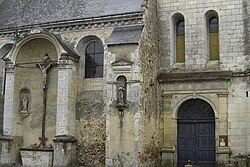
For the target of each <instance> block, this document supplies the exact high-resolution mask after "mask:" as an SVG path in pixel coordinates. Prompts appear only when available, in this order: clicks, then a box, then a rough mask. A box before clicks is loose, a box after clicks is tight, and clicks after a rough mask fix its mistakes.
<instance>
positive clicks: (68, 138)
mask: <svg viewBox="0 0 250 167" xmlns="http://www.w3.org/2000/svg"><path fill="white" fill-rule="evenodd" d="M53 141H54V142H63V143H75V142H77V139H76V137H74V136H71V135H58V136H55V138H54V139H53Z"/></svg>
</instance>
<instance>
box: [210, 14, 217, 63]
mask: <svg viewBox="0 0 250 167" xmlns="http://www.w3.org/2000/svg"><path fill="white" fill-rule="evenodd" d="M208 29H209V53H210V60H219V20H218V17H217V16H211V17H209V19H208Z"/></svg>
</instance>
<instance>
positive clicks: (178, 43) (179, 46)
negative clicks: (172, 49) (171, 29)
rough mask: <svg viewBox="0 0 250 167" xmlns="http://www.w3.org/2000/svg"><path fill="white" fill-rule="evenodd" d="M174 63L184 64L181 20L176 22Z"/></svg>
mask: <svg viewBox="0 0 250 167" xmlns="http://www.w3.org/2000/svg"><path fill="white" fill-rule="evenodd" d="M176 62H177V63H183V62H185V22H184V19H183V18H181V19H179V20H177V22H176Z"/></svg>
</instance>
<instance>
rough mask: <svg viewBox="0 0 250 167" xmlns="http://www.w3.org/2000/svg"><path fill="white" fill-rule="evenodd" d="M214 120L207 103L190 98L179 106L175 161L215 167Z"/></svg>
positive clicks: (181, 163)
mask: <svg viewBox="0 0 250 167" xmlns="http://www.w3.org/2000/svg"><path fill="white" fill-rule="evenodd" d="M215 157H216V154H215V121H214V113H213V110H212V108H211V106H210V105H209V104H207V103H206V102H204V101H202V100H196V99H192V100H189V101H188V102H186V103H185V105H182V106H181V107H180V111H179V113H178V121H177V161H178V162H177V163H178V167H184V166H185V165H186V164H187V162H188V160H190V162H191V164H192V165H197V166H199V167H215Z"/></svg>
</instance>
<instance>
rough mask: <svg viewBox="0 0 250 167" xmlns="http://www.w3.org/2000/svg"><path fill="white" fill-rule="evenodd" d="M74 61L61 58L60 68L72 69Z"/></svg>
mask: <svg viewBox="0 0 250 167" xmlns="http://www.w3.org/2000/svg"><path fill="white" fill-rule="evenodd" d="M72 67H73V61H72V60H59V61H58V68H59V69H72Z"/></svg>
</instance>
